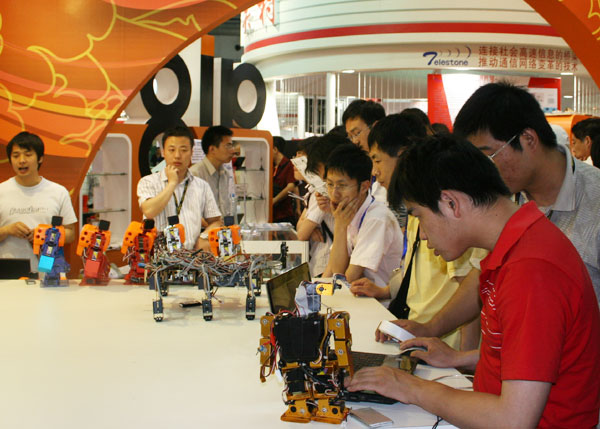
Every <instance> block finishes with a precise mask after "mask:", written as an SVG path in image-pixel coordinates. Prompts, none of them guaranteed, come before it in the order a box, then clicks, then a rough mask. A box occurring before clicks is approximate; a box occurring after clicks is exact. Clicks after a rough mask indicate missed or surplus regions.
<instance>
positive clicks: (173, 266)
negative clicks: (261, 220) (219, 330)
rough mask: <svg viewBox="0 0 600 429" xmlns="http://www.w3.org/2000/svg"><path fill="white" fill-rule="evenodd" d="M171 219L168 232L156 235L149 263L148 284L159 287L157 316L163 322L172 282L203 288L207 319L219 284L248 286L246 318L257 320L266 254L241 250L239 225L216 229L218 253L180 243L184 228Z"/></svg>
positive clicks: (211, 314) (224, 285) (204, 310)
mask: <svg viewBox="0 0 600 429" xmlns="http://www.w3.org/2000/svg"><path fill="white" fill-rule="evenodd" d="M169 222H170V225H169V226H168V227H167V228H166V229H165V232H164V233H162V234H159V235H158V236H157V237H156V240H155V241H154V254H153V257H152V261H151V263H150V264H148V272H149V275H148V284H149V286H150V289H151V290H154V291H156V298H155V299H154V301H153V303H152V311H153V315H154V320H156V321H157V322H160V321H162V320H163V318H164V306H163V299H162V297H164V296H167V295H168V294H169V286H170V285H188V286H197V287H198V289H203V290H204V298H203V299H202V302H201V305H202V315H203V317H204V319H205V320H207V321H208V320H211V319H212V317H213V311H212V299H213V297H214V296H215V293H216V292H217V289H218V288H219V287H233V286H245V287H246V289H247V294H246V319H248V320H253V319H254V317H255V313H256V295H260V284H261V282H262V270H263V269H264V268H265V258H264V257H262V256H250V255H247V254H244V253H241V252H240V251H239V229H237V230H236V228H235V226H233V227H224V228H220V229H218V230H216V231H215V232H214V235H215V236H216V237H217V238H216V240H215V239H214V237H211V238H213V240H211V244H213V242H214V243H216V244H214V245H213V246H212V248H213V252H215V253H209V252H204V251H191V250H187V249H185V248H183V246H179V245H177V243H175V238H174V237H176V236H181V235H183V233H184V232H183V231H182V229H183V228H182V227H181V225H180V224H178V223H176V222H177V220H176V219H170V221H169ZM238 228H239V227H238ZM173 229H175V230H173ZM236 231H237V236H236ZM212 232H213V231H211V233H212ZM219 249H221V252H219ZM223 249H226V251H225V250H223Z"/></svg>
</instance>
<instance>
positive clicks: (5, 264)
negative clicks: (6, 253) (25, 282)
mask: <svg viewBox="0 0 600 429" xmlns="http://www.w3.org/2000/svg"><path fill="white" fill-rule="evenodd" d="M30 272H31V264H30V261H29V259H14V258H0V279H19V278H21V277H30V276H31V275H30Z"/></svg>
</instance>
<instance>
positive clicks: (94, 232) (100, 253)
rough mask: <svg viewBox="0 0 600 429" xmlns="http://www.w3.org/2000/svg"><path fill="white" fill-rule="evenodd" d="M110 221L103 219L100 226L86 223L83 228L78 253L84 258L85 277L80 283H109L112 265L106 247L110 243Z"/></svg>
mask: <svg viewBox="0 0 600 429" xmlns="http://www.w3.org/2000/svg"><path fill="white" fill-rule="evenodd" d="M109 227H110V222H108V221H106V220H101V221H100V222H99V224H98V226H95V225H91V224H86V225H84V226H83V228H82V229H81V234H80V235H79V243H78V244H77V251H76V253H77V254H78V255H79V256H81V257H82V258H83V279H82V280H81V283H80V285H81V286H85V285H89V286H92V285H95V286H105V285H107V284H108V280H109V278H108V272H109V271H110V265H109V262H108V258H107V257H106V253H105V252H106V249H107V248H108V246H109V244H110V231H109V230H108V228H109Z"/></svg>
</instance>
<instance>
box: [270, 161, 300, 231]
mask: <svg viewBox="0 0 600 429" xmlns="http://www.w3.org/2000/svg"><path fill="white" fill-rule="evenodd" d="M295 181H296V179H294V166H293V165H292V163H291V162H290V160H289V159H288V158H286V157H285V156H282V158H281V162H280V163H279V164H278V165H277V166H275V169H274V170H273V198H275V197H276V196H277V194H278V193H279V192H281V190H282V189H283V188H285V187H286V186H287V185H288V183H294V182H295ZM293 216H294V206H293V204H292V198H291V197H288V196H286V197H285V198H283V199H282V200H281V201H279V202H278V203H277V204H275V205H274V206H273V222H277V221H278V220H279V219H287V218H290V217H293Z"/></svg>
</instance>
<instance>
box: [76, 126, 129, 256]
mask: <svg viewBox="0 0 600 429" xmlns="http://www.w3.org/2000/svg"><path fill="white" fill-rule="evenodd" d="M131 152H132V145H131V140H130V138H129V137H128V136H127V135H126V134H108V135H107V136H106V138H105V140H104V142H103V143H102V145H101V146H100V149H99V150H98V153H97V154H96V157H95V158H94V161H93V162H92V164H91V165H90V169H89V170H88V173H87V174H86V177H85V180H84V182H83V185H82V187H81V192H80V194H79V214H80V215H79V222H80V225H79V226H80V229H81V227H82V226H83V225H84V224H86V223H92V224H97V223H98V222H99V221H100V220H106V221H109V222H110V231H111V242H110V245H109V249H116V248H120V247H121V243H122V241H123V235H124V234H125V231H126V230H127V227H128V226H129V223H130V222H131Z"/></svg>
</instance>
